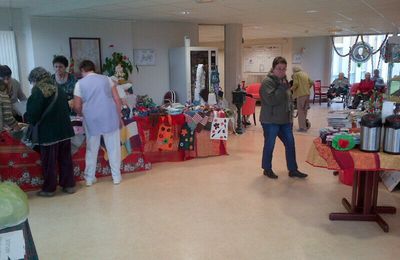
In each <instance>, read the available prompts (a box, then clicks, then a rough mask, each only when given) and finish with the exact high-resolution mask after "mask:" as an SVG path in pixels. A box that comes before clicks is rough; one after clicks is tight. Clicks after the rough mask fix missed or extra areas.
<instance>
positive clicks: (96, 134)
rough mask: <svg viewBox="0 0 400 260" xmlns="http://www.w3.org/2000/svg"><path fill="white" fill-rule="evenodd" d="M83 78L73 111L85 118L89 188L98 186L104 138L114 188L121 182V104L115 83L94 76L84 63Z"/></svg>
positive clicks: (76, 92) (100, 76)
mask: <svg viewBox="0 0 400 260" xmlns="http://www.w3.org/2000/svg"><path fill="white" fill-rule="evenodd" d="M79 70H80V71H81V73H82V76H83V78H82V79H80V80H79V81H78V82H77V83H76V85H75V90H74V105H73V106H74V110H75V112H76V113H78V114H82V115H83V119H84V126H85V133H86V159H85V161H86V168H85V180H86V186H91V185H93V184H94V183H95V182H96V177H95V173H96V164H97V154H98V152H99V147H100V138H101V136H103V139H104V143H105V145H106V149H107V154H108V158H109V162H110V167H111V174H112V178H113V183H114V184H119V183H120V182H121V179H122V178H121V169H120V167H121V148H120V132H119V127H120V118H121V117H120V111H121V102H120V99H119V96H118V92H117V89H116V85H115V83H114V82H113V81H112V80H111V79H110V78H109V77H107V76H104V75H100V74H97V73H95V72H94V71H95V65H94V63H93V62H92V61H90V60H84V61H82V62H81V64H80V65H79Z"/></svg>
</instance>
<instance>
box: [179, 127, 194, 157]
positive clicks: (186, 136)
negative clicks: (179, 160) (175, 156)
mask: <svg viewBox="0 0 400 260" xmlns="http://www.w3.org/2000/svg"><path fill="white" fill-rule="evenodd" d="M179 150H191V151H192V150H194V131H193V130H192V129H191V128H190V127H189V126H188V124H187V123H185V125H184V126H183V127H182V129H181V134H180V137H179Z"/></svg>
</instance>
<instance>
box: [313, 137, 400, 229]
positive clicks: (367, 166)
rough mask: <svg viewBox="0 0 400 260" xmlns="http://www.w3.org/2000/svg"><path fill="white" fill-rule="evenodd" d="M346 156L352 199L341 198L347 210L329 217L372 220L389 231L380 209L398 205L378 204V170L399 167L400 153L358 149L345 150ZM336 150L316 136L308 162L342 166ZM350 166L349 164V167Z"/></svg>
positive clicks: (389, 209) (393, 210)
mask: <svg viewBox="0 0 400 260" xmlns="http://www.w3.org/2000/svg"><path fill="white" fill-rule="evenodd" d="M343 153H346V154H344V157H346V158H347V159H352V161H353V162H352V163H353V170H354V175H353V186H352V195H351V201H350V202H349V201H348V200H347V199H346V198H343V199H342V204H343V206H344V207H345V209H346V210H347V212H344V213H330V214H329V219H330V220H344V221H346V220H347V221H348V220H350V221H373V222H376V223H378V225H379V226H380V227H381V228H382V229H383V231H385V232H388V231H389V225H388V224H387V223H386V222H385V221H384V220H383V218H382V217H381V216H380V215H379V213H387V214H395V213H396V208H395V207H390V206H378V205H377V201H378V184H379V179H380V177H379V172H380V171H383V170H399V169H400V163H398V162H399V161H400V155H389V154H386V153H382V152H379V153H365V152H362V151H360V150H358V149H353V150H351V151H348V152H343ZM336 154H337V152H336V151H333V150H332V148H331V147H329V146H328V145H325V144H322V142H321V139H320V138H317V139H315V140H314V142H313V145H312V146H311V148H310V150H309V153H308V158H307V162H308V163H309V164H311V165H313V166H315V167H322V168H327V169H331V170H343V162H341V161H340V158H339V157H338V156H335V155H336ZM347 169H348V168H347Z"/></svg>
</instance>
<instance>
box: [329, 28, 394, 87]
mask: <svg viewBox="0 0 400 260" xmlns="http://www.w3.org/2000/svg"><path fill="white" fill-rule="evenodd" d="M356 39H357V36H344V37H334V39H333V42H334V44H335V47H336V49H337V50H338V52H339V53H341V54H347V53H348V52H349V51H350V48H351V47H352V46H353V45H354V44H355V42H356ZM384 39H385V35H366V36H364V37H363V40H364V42H366V43H368V44H369V45H370V46H371V47H372V51H376V50H378V49H379V47H380V46H381V44H382V42H383V41H384ZM358 41H359V42H360V41H361V38H360V37H359V38H358ZM375 69H379V71H380V76H381V77H382V78H383V79H384V81H385V83H387V81H388V75H389V63H385V61H384V59H383V57H380V52H378V53H376V54H375V55H372V56H371V58H370V59H369V60H368V61H367V62H364V63H360V64H357V63H356V62H354V61H353V60H350V75H349V81H350V83H355V82H360V81H361V79H364V75H365V73H366V72H370V73H371V75H372V76H373V71H374V70H375ZM348 70H349V56H346V57H340V56H339V55H337V53H336V52H335V50H334V49H333V48H332V70H331V82H332V81H333V80H335V79H336V78H337V77H338V74H339V73H340V72H343V73H344V75H345V77H347V76H348ZM394 75H400V64H399V63H393V69H392V76H394Z"/></svg>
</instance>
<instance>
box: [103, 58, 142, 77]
mask: <svg viewBox="0 0 400 260" xmlns="http://www.w3.org/2000/svg"><path fill="white" fill-rule="evenodd" d="M118 64H120V65H121V67H122V69H123V72H124V75H123V78H124V79H125V80H128V78H129V74H130V73H132V70H133V66H135V68H136V71H137V72H139V68H138V67H137V66H136V65H133V64H132V62H131V61H130V60H129V58H128V57H127V56H125V55H123V54H122V53H121V52H113V53H112V55H111V58H108V57H107V58H106V61H105V63H104V65H103V72H104V74H106V75H107V76H109V77H111V76H113V75H115V68H116V67H117V66H118Z"/></svg>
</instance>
